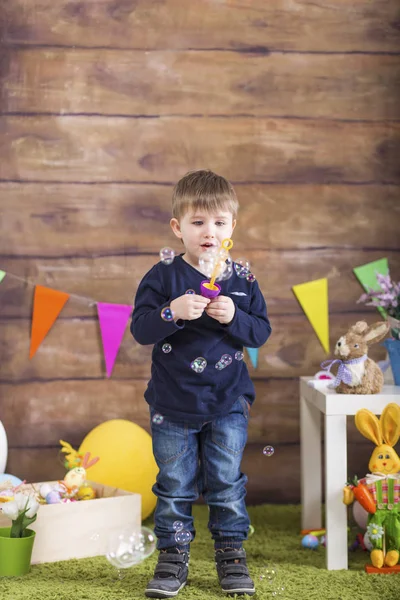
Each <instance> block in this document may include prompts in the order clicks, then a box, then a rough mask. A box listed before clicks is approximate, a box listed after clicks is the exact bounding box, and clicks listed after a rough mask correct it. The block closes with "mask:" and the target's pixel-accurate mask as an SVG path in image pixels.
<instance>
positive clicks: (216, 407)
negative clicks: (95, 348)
mask: <svg viewBox="0 0 400 600" xmlns="http://www.w3.org/2000/svg"><path fill="white" fill-rule="evenodd" d="M204 279H206V278H205V277H204V275H203V274H202V273H200V271H198V270H197V269H195V268H194V267H192V266H191V265H189V264H188V263H187V262H186V261H185V260H184V259H183V258H182V255H180V256H177V257H176V258H175V259H174V261H173V263H172V264H170V265H165V264H163V263H162V262H160V263H157V264H156V265H155V266H154V267H153V268H152V269H150V271H149V272H148V273H147V274H146V275H145V276H144V277H143V279H142V281H141V282H140V284H139V288H138V290H137V293H136V298H135V306H134V310H133V314H132V321H131V333H132V335H133V337H134V338H135V340H136V341H137V342H138V343H139V344H143V345H148V344H154V348H153V354H152V367H151V379H150V381H149V383H148V387H147V390H146V392H145V399H146V401H147V402H148V404H149V405H150V406H152V407H153V408H154V409H155V410H156V411H157V412H159V413H160V414H162V415H165V416H168V417H170V418H171V419H172V420H176V421H192V422H193V421H208V420H212V419H215V418H216V417H218V416H221V415H224V414H227V413H228V412H229V409H230V408H231V406H232V405H233V404H234V403H235V402H236V400H237V399H238V398H239V396H244V397H245V398H246V400H248V402H249V403H250V404H252V403H253V401H254V398H255V392H254V386H253V383H252V381H251V379H250V376H249V373H248V370H247V366H246V363H245V362H244V360H237V358H235V355H237V354H236V353H239V355H237V356H239V358H240V353H242V352H243V347H244V346H247V347H251V348H259V347H260V346H262V345H263V344H265V342H266V341H267V339H268V337H269V336H270V333H271V325H270V323H269V320H268V316H267V308H266V304H265V300H264V297H263V295H262V293H261V291H260V288H259V286H258V283H257V281H254V282H253V283H250V282H248V281H247V280H246V279H242V278H239V277H238V276H237V275H236V273H235V271H234V273H233V275H232V277H231V278H230V279H228V280H227V281H221V282H219V285H220V286H221V295H223V296H228V297H230V298H232V300H233V302H234V304H235V314H234V317H233V319H232V321H231V322H230V323H229V324H227V325H224V324H221V323H219V321H217V320H215V319H213V318H211V317H209V316H208V315H207V313H206V312H204V313H203V315H202V316H201V317H200V318H199V319H195V320H193V321H183V320H178V321H177V322H174V321H169V322H167V321H164V320H163V319H162V317H161V311H162V309H163V308H164V307H166V306H169V305H170V303H171V302H172V301H173V300H174V299H175V298H178V297H179V296H182V295H183V294H185V292H186V291H187V290H188V289H193V290H194V291H195V292H196V294H200V283H201V281H203V280H204ZM164 344H170V346H171V350H170V352H168V353H165V352H164V351H163V349H162V347H163V345H164ZM224 354H228V355H229V356H230V357H231V358H232V362H231V363H230V364H229V365H228V366H226V367H225V368H223V369H222V370H219V369H218V368H216V366H215V365H216V364H217V363H218V361H219V360H220V359H221V356H222V355H224ZM200 357H202V358H204V359H205V360H206V361H207V366H206V367H205V369H204V371H202V372H201V373H198V372H196V371H194V370H193V368H192V367H191V364H192V362H193V361H194V360H195V359H196V358H200Z"/></svg>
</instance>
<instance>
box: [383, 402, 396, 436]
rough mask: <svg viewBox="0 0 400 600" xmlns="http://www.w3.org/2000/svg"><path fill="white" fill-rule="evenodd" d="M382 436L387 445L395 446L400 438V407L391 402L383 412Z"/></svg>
mask: <svg viewBox="0 0 400 600" xmlns="http://www.w3.org/2000/svg"><path fill="white" fill-rule="evenodd" d="M381 428H382V435H383V439H384V441H385V444H388V446H395V445H396V444H397V442H398V440H399V437H400V406H399V405H398V404H395V403H394V402H391V403H390V404H388V405H387V406H385V408H384V409H383V411H382V416H381Z"/></svg>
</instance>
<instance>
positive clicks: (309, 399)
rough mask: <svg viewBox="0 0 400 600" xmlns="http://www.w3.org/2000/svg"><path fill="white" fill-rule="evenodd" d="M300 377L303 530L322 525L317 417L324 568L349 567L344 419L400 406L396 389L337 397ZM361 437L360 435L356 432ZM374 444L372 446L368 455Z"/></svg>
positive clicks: (399, 389) (389, 387)
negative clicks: (395, 405) (324, 531)
mask: <svg viewBox="0 0 400 600" xmlns="http://www.w3.org/2000/svg"><path fill="white" fill-rule="evenodd" d="M311 379H312V377H301V378H300V444H301V503H302V529H320V528H321V527H322V514H321V508H322V473H321V464H322V463H321V415H322V414H323V415H324V421H325V423H324V425H325V528H326V566H327V569H328V570H335V569H347V567H348V548H347V510H346V506H345V505H344V504H343V502H342V498H343V487H344V486H345V485H346V480H347V430H346V419H347V415H355V413H356V412H357V411H358V410H359V409H360V408H368V409H369V410H370V411H371V412H373V413H374V414H376V415H380V414H381V413H382V410H383V409H384V407H385V406H386V405H387V404H389V402H396V403H397V404H400V387H399V386H394V385H385V386H384V387H383V390H382V393H381V394H372V395H366V396H364V395H358V394H357V395H356V394H336V391H335V390H331V389H329V388H328V387H327V385H328V383H330V382H329V381H326V380H325V381H318V382H317V384H316V386H317V387H316V388H312V387H310V386H309V385H308V381H310V380H311ZM360 436H361V434H360ZM372 450H373V446H372V444H371V453H372Z"/></svg>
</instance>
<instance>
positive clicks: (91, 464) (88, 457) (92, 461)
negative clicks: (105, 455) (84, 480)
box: [81, 452, 100, 469]
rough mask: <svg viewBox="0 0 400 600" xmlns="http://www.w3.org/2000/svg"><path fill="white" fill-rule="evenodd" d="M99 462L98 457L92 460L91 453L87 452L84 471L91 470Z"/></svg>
mask: <svg viewBox="0 0 400 600" xmlns="http://www.w3.org/2000/svg"><path fill="white" fill-rule="evenodd" d="M99 460H100V458H99V457H98V456H96V458H92V460H90V452H86V454H85V456H84V457H83V460H82V464H81V466H82V467H83V468H84V469H89V468H90V467H93V465H95V464H96V463H97V462H98V461H99Z"/></svg>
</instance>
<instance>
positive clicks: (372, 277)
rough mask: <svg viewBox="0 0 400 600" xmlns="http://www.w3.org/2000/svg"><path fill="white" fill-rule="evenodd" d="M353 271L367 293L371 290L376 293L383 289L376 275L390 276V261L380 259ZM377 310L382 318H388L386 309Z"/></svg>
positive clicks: (379, 307) (380, 307)
mask: <svg viewBox="0 0 400 600" xmlns="http://www.w3.org/2000/svg"><path fill="white" fill-rule="evenodd" d="M353 271H354V273H355V275H356V277H357V279H358V281H359V282H360V283H361V285H362V286H363V288H364V290H365V291H366V292H369V291H370V290H371V289H372V290H374V292H377V291H378V290H380V289H381V288H380V286H379V283H378V282H377V280H376V274H377V273H381V274H382V275H388V273H389V265H388V259H387V258H380V259H379V260H374V261H373V262H370V263H367V264H366V265H361V266H360V267H355V268H354V269H353ZM376 308H377V309H378V310H379V312H380V313H381V315H382V317H383V318H386V311H385V309H384V308H382V306H377V307H376Z"/></svg>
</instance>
